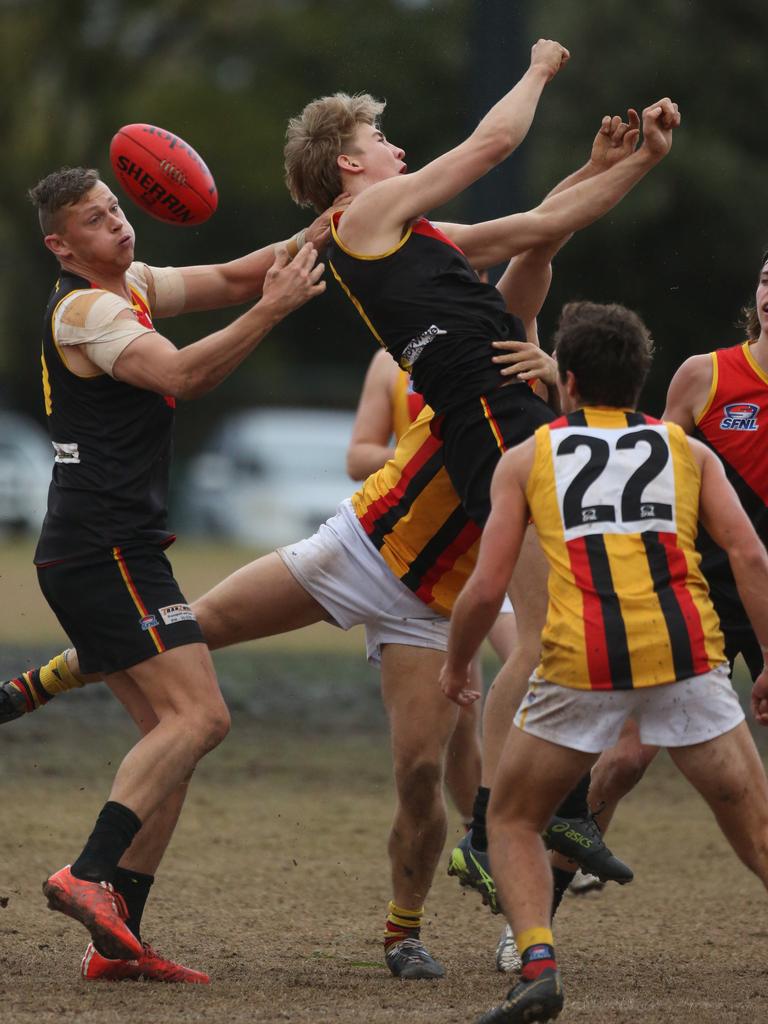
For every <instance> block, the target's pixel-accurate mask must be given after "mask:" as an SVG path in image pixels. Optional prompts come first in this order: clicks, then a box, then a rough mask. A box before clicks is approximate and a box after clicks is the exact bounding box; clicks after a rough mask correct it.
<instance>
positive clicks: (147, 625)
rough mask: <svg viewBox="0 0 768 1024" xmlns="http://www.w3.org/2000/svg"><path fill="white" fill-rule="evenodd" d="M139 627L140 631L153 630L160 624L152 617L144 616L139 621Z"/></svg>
mask: <svg viewBox="0 0 768 1024" xmlns="http://www.w3.org/2000/svg"><path fill="white" fill-rule="evenodd" d="M139 625H140V626H141V628H142V629H144V630H147V629H154V628H155V626H159V625H160V623H159V622H158V621H157V618H156V616H154V615H145V616H144V618H143V619H139Z"/></svg>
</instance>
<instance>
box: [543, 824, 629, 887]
mask: <svg viewBox="0 0 768 1024" xmlns="http://www.w3.org/2000/svg"><path fill="white" fill-rule="evenodd" d="M543 839H544V842H545V844H546V845H547V846H548V847H549V849H550V850H556V851H557V853H561V854H562V855H563V856H564V857H568V858H569V859H570V860H573V861H576V863H577V864H578V865H579V867H580V868H582V869H583V870H584V871H586V872H588V873H589V874H590V875H596V876H597V878H599V879H600V881H601V882H618V884H619V885H626V884H627V882H631V881H632V879H633V878H634V877H635V876H634V874H633V872H632V869H631V868H629V867H627V865H626V864H624V863H623V862H622V861H620V860H619V858H618V857H615V856H614V855H613V854H612V853H611V851H610V850H609V849H608V847H607V846H606V845H605V842H604V841H603V835H602V832H601V831H600V828H599V826H598V824H597V822H596V821H595V819H594V818H593V817H591V816H590V817H588V818H561V817H559V816H558V815H557V814H555V815H553V817H552V819H551V820H550V822H549V824H548V825H547V827H546V829H545V830H544V834H543Z"/></svg>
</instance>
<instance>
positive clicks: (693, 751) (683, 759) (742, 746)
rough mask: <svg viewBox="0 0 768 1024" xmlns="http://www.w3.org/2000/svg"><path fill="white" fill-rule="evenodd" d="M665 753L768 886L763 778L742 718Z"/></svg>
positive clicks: (767, 785) (766, 784) (767, 801)
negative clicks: (728, 727) (717, 732)
mask: <svg viewBox="0 0 768 1024" xmlns="http://www.w3.org/2000/svg"><path fill="white" fill-rule="evenodd" d="M669 755H670V757H671V758H672V760H673V761H674V762H675V764H676V765H677V767H678V768H679V769H680V771H681V772H682V773H683V775H685V777H686V778H687V779H688V781H689V782H690V783H691V784H692V785H693V786H695V787H696V789H697V790H698V791H699V793H701V795H702V796H703V797H704V799H705V800H706V801H707V803H708V804H709V806H710V808H711V809H712V812H713V813H714V815H715V818H716V819H717V823H718V825H719V826H720V828H721V830H722V832H723V834H724V835H725V837H726V839H727V840H728V841H729V843H730V844H731V846H732V847H733V849H734V851H735V852H736V854H737V856H738V857H739V858H740V860H741V861H742V862H743V863H744V864H746V866H747V867H748V868H749V869H750V871H754V873H755V874H756V875H757V876H758V878H759V879H760V881H761V882H762V883H763V885H764V886H765V887H766V888H768V781H766V777H765V769H764V767H763V763H762V761H761V759H760V755H759V754H758V752H757V749H756V747H755V744H754V741H753V739H752V737H751V735H750V732H749V728H748V727H747V724H746V722H742V723H741V724H740V725H737V726H736V728H735V729H731V730H730V732H727V733H724V734H723V735H722V736H718V737H717V738H716V739H713V740H709V741H708V742H706V743H697V744H694V745H693V746H690V747H670V748H669Z"/></svg>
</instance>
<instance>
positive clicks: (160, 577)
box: [37, 547, 205, 675]
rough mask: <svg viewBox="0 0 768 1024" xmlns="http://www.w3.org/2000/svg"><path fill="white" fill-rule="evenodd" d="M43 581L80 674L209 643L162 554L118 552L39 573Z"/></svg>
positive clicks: (136, 550) (151, 549) (150, 549)
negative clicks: (172, 649)
mask: <svg viewBox="0 0 768 1024" xmlns="http://www.w3.org/2000/svg"><path fill="white" fill-rule="evenodd" d="M37 578H38V580H39V583H40V589H41V590H42V592H43V595H44V596H45V599H46V601H47V602H48V604H49V605H50V606H51V609H52V610H53V613H54V615H55V616H56V618H57V619H58V620H59V622H60V623H61V625H62V627H63V629H64V631H65V632H66V634H67V636H68V637H69V639H70V641H71V643H72V646H73V647H74V648H75V650H76V651H77V660H78V662H79V663H80V669H81V671H82V672H85V673H92V672H99V673H102V674H103V675H108V674H109V673H110V672H120V671H122V670H123V669H126V668H130V667H131V666H132V665H137V664H138V663H139V662H141V661H146V660H147V658H152V657H154V656H155V655H157V654H162V653H163V651H167V650H170V649H171V648H173V647H183V646H184V645H186V644H197V643H205V640H204V639H203V634H202V632H201V630H200V627H199V626H198V624H197V620H196V619H195V616H194V613H193V612H192V610H191V609H190V607H189V605H188V604H187V601H186V598H185V597H184V595H183V594H182V592H181V590H180V589H179V585H178V583H177V582H176V580H175V579H174V578H173V570H172V569H171V563H170V562H169V561H168V559H167V558H166V557H165V554H164V553H163V551H162V550H161V549H160V548H157V547H140V548H130V549H128V550H127V551H124V550H122V549H120V548H113V549H112V551H111V552H106V553H104V554H100V553H99V554H96V555H95V556H94V557H93V558H87V559H72V560H69V559H68V560H66V561H63V562H58V563H54V564H53V565H47V566H45V567H39V568H38V570H37Z"/></svg>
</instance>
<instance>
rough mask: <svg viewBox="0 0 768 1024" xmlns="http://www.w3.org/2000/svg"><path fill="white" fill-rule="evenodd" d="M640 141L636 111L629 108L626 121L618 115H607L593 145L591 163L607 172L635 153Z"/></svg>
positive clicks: (638, 117) (638, 119)
mask: <svg viewBox="0 0 768 1024" xmlns="http://www.w3.org/2000/svg"><path fill="white" fill-rule="evenodd" d="M639 140H640V116H639V114H638V113H637V111H636V110H634V109H633V108H632V107H630V108H629V110H628V111H627V120H626V121H622V119H621V118H620V117H619V115H618V114H614V115H613V117H611V116H610V115H609V114H606V116H605V117H604V118H603V122H602V124H601V125H600V129H599V131H598V133H597V135H596V136H595V141H594V142H593V143H592V152H591V153H590V156H589V159H590V162H591V163H592V164H594V165H595V167H596V169H597V170H600V171H605V170H607V169H608V168H609V167H613V165H614V164H617V163H619V161H621V160H624V159H625V157H628V156H629V155H630V153H634V151H635V149H636V148H637V143H638V141H639Z"/></svg>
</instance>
